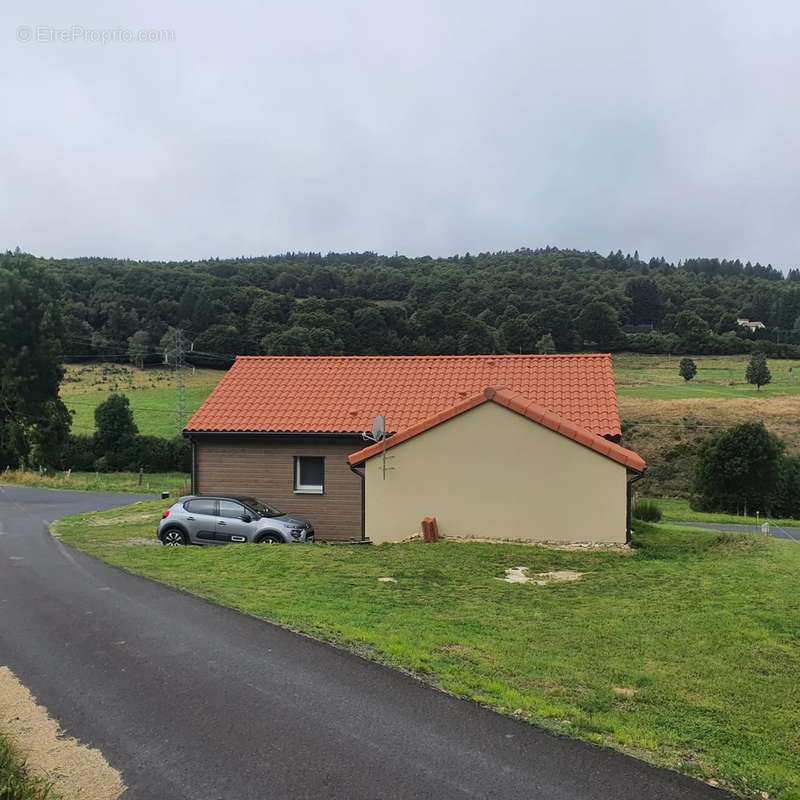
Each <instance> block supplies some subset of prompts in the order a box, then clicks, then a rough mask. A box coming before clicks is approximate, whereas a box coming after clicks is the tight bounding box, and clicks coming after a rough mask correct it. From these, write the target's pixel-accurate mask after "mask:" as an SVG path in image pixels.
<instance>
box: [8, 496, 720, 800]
mask: <svg viewBox="0 0 800 800" xmlns="http://www.w3.org/2000/svg"><path fill="white" fill-rule="evenodd" d="M134 499H136V498H134V497H132V496H131V495H99V494H88V493H80V492H74V493H70V492H49V491H42V490H33V489H22V488H2V487H0V664H4V665H7V666H9V667H10V668H11V669H12V670H13V671H14V672H15V673H16V675H17V677H18V678H19V679H20V680H21V681H22V682H23V683H24V684H25V685H26V686H28V688H29V689H30V690H31V691H32V692H33V693H34V695H35V696H36V697H37V698H38V700H39V702H40V703H42V704H43V705H45V706H46V707H47V708H48V710H49V711H50V713H51V714H52V715H53V716H54V717H55V718H56V719H58V720H59V721H60V723H61V724H62V725H63V726H64V728H65V729H66V731H67V733H69V734H71V735H74V736H76V737H78V738H79V739H80V740H81V741H83V742H86V743H88V744H90V745H92V746H94V747H98V748H99V749H100V750H101V751H102V752H103V754H104V755H105V756H106V758H107V759H108V760H109V762H110V763H111V764H112V766H114V767H116V768H117V769H119V770H121V772H122V774H123V778H124V780H125V782H126V783H127V785H128V787H129V788H128V790H127V792H126V793H125V795H124V797H125V799H126V800H178V799H179V798H180V799H181V800H184V799H185V800H222V799H223V798H224V800H251V798H269V799H270V800H278V799H282V798H291V800H299V799H300V798H315V800H316V799H318V798H347V800H359V799H360V798H364V799H366V798H369V799H370V800H375V799H376V798H381V800H383V799H386V800H389V799H391V798H414V799H415V800H423V798H432V799H435V800H449V799H450V798H458V799H460V798H503V800H510V799H512V798H527V799H529V800H532V799H535V800H599V798H603V799H604V800H612V798H613V800H626V799H627V798H630V799H631V800H634V799H635V800H641V799H642V798H648V800H661V799H662V798H681V800H694V799H695V798H722V797H725V796H726V795H724V794H723V793H722V792H720V791H718V790H715V789H712V788H711V787H708V786H706V785H705V784H701V783H698V782H694V781H692V780H689V779H688V778H684V777H682V776H680V775H677V774H675V773H671V772H668V771H664V770H657V769H653V768H651V767H648V766H646V765H645V764H643V763H641V762H639V761H636V760H634V759H632V758H628V757H626V756H623V755H620V754H618V753H615V752H612V751H610V750H603V749H600V748H595V747H592V746H590V745H587V744H583V743H580V742H575V741H571V740H568V739H562V738H558V737H554V736H551V735H549V734H547V733H545V732H543V731H540V730H538V729H536V728H534V727H532V726H529V725H526V724H523V723H520V722H517V721H515V720H513V719H509V718H506V717H502V716H500V715H497V714H494V713H492V712H490V711H487V710H485V709H483V708H480V707H479V706H477V705H474V704H472V703H468V702H465V701H461V700H457V699H454V698H452V697H448V696H447V695H444V694H441V693H439V692H436V691H434V690H433V689H430V688H428V687H426V686H424V685H422V684H420V683H419V682H417V681H415V680H413V679H412V678H410V677H408V676H405V675H403V674H402V673H399V672H395V671H393V670H389V669H386V668H384V667H381V666H379V665H376V664H372V663H369V662H367V661H364V660H362V659H360V658H357V657H356V656H354V655H351V654H349V653H347V652H344V651H342V650H338V649H336V648H333V647H330V646H327V645H324V644H320V643H318V642H315V641H313V640H311V639H308V638H305V637H302V636H299V635H296V634H293V633H290V632H289V631H286V630H283V629H281V628H278V627H275V626H273V625H269V624H267V623H264V622H260V621H258V620H256V619H253V618H250V617H247V616H244V615H242V614H238V613H236V612H234V611H231V610H228V609H224V608H220V607H217V606H215V605H212V604H210V603H206V602H204V601H203V600H199V599H197V598H194V597H191V596H189V595H187V594H183V593H181V592H178V591H175V590H172V589H168V588H166V587H164V586H161V585H159V584H156V583H153V582H150V581H147V580H144V579H142V578H137V577H134V576H131V575H128V574H126V573H124V572H121V571H119V570H116V569H114V568H113V567H109V566H106V565H104V564H102V563H100V562H97V561H95V560H94V559H92V558H89V557H87V556H84V555H82V554H80V553H77V552H75V551H72V550H70V549H68V548H66V547H64V546H63V545H62V544H60V543H59V542H58V541H57V540H55V539H53V538H52V537H51V536H50V535H49V534H48V532H47V524H48V522H50V521H52V520H54V519H57V518H58V517H60V516H64V515H66V514H71V513H79V512H82V511H88V510H92V509H98V508H110V507H113V506H116V505H121V504H125V503H130V502H132V501H133V500H134Z"/></svg>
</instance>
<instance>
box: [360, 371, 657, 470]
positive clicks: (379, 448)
mask: <svg viewBox="0 0 800 800" xmlns="http://www.w3.org/2000/svg"><path fill="white" fill-rule="evenodd" d="M490 402H491V403H497V404H498V405H501V406H503V407H505V408H507V409H509V410H510V411H513V412H515V413H517V414H520V415H521V416H523V417H526V418H527V419H529V420H531V421H532V422H535V423H537V424H538V425H542V426H543V427H545V428H548V429H549V430H551V431H553V432H554V433H557V434H559V435H560V436H564V437H565V438H567V439H571V440H572V441H574V442H576V443H577V444H579V445H582V446H583V447H586V448H589V449H590V450H594V451H595V452H596V453H599V454H600V455H602V456H605V457H606V458H609V459H611V460H612V461H616V462H617V463H618V464H621V465H622V466H624V467H625V468H626V469H627V470H628V471H629V472H634V473H638V474H641V473H643V472H644V471H645V469H646V468H647V464H646V463H645V461H644V459H643V458H642V457H641V456H640V455H639V454H638V453H634V452H633V450H628V449H627V448H625V447H622V446H621V445H619V444H617V443H616V442H611V441H609V440H608V439H605V438H603V437H602V436H599V435H598V434H596V433H592V432H591V431H588V430H586V429H585V428H582V427H580V426H579V425H576V424H575V423H574V422H571V421H570V420H568V419H565V418H564V417H561V416H559V415H558V414H554V413H553V412H552V411H548V410H547V409H546V408H544V407H542V406H540V405H538V404H536V403H533V402H532V401H530V400H529V399H528V398H526V397H524V396H523V395H522V394H520V393H519V392H513V391H510V390H508V389H505V388H495V387H493V386H487V387H486V388H485V389H484V390H483V391H482V392H480V393H479V394H476V395H473V396H472V397H469V398H467V399H465V400H464V401H463V402H461V403H457V404H456V405H454V406H452V407H451V408H449V409H447V410H446V411H442V412H440V413H438V414H435V415H434V416H432V417H429V418H428V419H426V420H423V421H422V422H419V423H417V424H416V425H412V426H411V427H409V428H406V429H405V430H403V431H400V432H399V433H396V434H395V435H394V436H392V437H390V438H388V439H386V440H385V441H382V442H376V443H375V444H372V445H370V446H369V447H364V448H363V449H361V450H359V451H358V452H356V453H352V454H351V455H350V456H348V459H347V460H348V462H349V464H350V465H351V466H354V467H355V466H360V465H361V464H363V463H364V462H366V461H368V460H369V459H370V458H373V457H374V456H377V455H379V454H381V453H383V452H384V451H385V450H389V449H390V448H392V447H397V445H399V444H402V443H403V442H406V441H408V440H409V439H413V438H414V437H415V436H419V435H420V434H421V433H424V432H425V431H428V430H430V429H431V428H435V427H436V426H437V425H441V424H442V423H443V422H447V420H450V419H453V417H457V416H459V415H460V414H464V413H465V412H467V411H470V410H471V409H473V408H477V407H478V406H480V405H483V404H484V403H490Z"/></svg>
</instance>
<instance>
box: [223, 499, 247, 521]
mask: <svg viewBox="0 0 800 800" xmlns="http://www.w3.org/2000/svg"><path fill="white" fill-rule="evenodd" d="M244 514H245V510H244V506H243V505H242V504H241V503H234V502H233V500H220V501H219V515H220V516H221V517H225V518H227V519H239V518H240V517H243V516H244Z"/></svg>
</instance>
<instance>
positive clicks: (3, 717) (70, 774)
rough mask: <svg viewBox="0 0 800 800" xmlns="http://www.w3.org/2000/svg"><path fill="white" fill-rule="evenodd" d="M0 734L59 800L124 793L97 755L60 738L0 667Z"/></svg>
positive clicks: (97, 799) (109, 798)
mask: <svg viewBox="0 0 800 800" xmlns="http://www.w3.org/2000/svg"><path fill="white" fill-rule="evenodd" d="M0 731H2V732H3V733H4V734H6V735H8V736H9V737H10V738H11V739H12V741H13V742H14V744H15V745H16V746H17V747H18V749H19V751H20V753H21V755H22V756H23V757H24V758H25V759H26V760H27V762H28V766H29V768H30V769H31V771H32V772H34V773H36V774H42V775H44V776H45V777H46V779H47V780H49V781H51V782H52V784H53V790H54V791H55V792H56V794H58V795H59V796H60V797H63V798H64V800H116V798H118V797H119V796H120V795H121V794H122V792H123V791H125V784H123V782H122V776H121V775H120V773H119V772H117V770H115V769H113V768H112V767H111V766H110V765H109V764H108V762H107V761H106V760H105V758H103V754H102V753H101V752H100V751H99V750H95V749H93V748H90V747H86V746H85V745H82V744H80V743H79V742H78V740H77V739H73V738H72V737H66V736H64V735H63V734H62V731H61V728H60V727H59V724H58V722H56V721H55V720H54V719H51V718H50V716H49V715H48V713H47V709H45V708H43V707H42V706H40V705H37V703H36V701H35V700H34V698H33V697H32V696H31V693H30V692H29V691H28V690H27V689H26V688H25V687H24V686H23V685H22V684H21V683H20V682H19V681H18V680H17V679H16V677H14V674H13V673H12V672H11V670H9V669H8V668H7V667H0Z"/></svg>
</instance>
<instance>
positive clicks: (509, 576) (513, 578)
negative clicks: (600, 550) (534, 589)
mask: <svg viewBox="0 0 800 800" xmlns="http://www.w3.org/2000/svg"><path fill="white" fill-rule="evenodd" d="M585 574H586V573H585V572H575V571H574V570H571V569H564V570H557V571H555V572H536V573H534V574H533V575H529V574H528V568H527V567H510V568H509V569H507V570H506V576H505V578H499V579H498V580H501V581H505V582H506V583H535V584H536V585H537V586H547V585H548V584H550V583H573V582H574V581H579V580H580V579H581V578H582V577H583V576H584V575H585Z"/></svg>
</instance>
